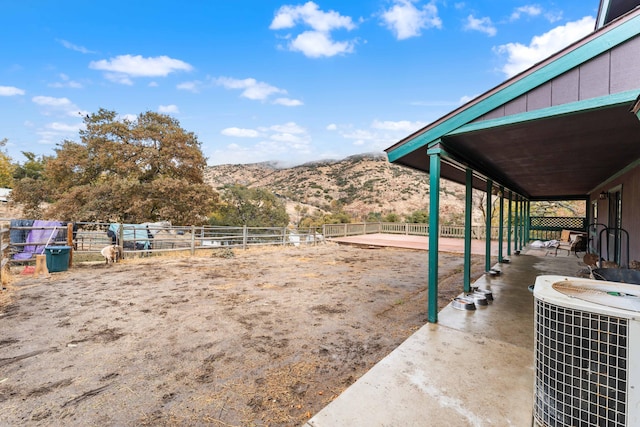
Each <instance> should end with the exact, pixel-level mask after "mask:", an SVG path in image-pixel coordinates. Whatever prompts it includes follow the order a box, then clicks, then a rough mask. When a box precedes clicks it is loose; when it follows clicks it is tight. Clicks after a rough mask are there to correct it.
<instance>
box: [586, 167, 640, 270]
mask: <svg viewBox="0 0 640 427" xmlns="http://www.w3.org/2000/svg"><path fill="white" fill-rule="evenodd" d="M618 186H622V228H623V229H625V230H626V231H627V232H628V233H629V260H630V261H634V260H636V261H640V166H637V167H635V168H634V169H632V170H630V171H629V172H627V173H625V174H624V175H622V176H620V177H618V178H616V179H614V180H612V181H610V182H607V183H606V184H603V185H601V186H600V187H598V188H597V189H596V190H595V191H594V192H593V193H591V195H590V198H591V201H597V203H598V222H599V223H602V224H608V223H609V200H600V199H599V197H598V196H599V195H600V193H601V192H602V191H604V192H608V191H609V190H611V189H614V188H616V187H618ZM625 261H626V259H625Z"/></svg>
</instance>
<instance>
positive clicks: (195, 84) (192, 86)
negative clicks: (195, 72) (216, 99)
mask: <svg viewBox="0 0 640 427" xmlns="http://www.w3.org/2000/svg"><path fill="white" fill-rule="evenodd" d="M201 84H202V82H200V81H198V80H194V81H192V82H182V83H180V84H178V85H177V86H176V88H177V89H179V90H187V91H189V92H193V93H198V92H200V85H201Z"/></svg>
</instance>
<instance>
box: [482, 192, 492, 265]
mask: <svg viewBox="0 0 640 427" xmlns="http://www.w3.org/2000/svg"><path fill="white" fill-rule="evenodd" d="M492 188H493V181H491V180H490V179H488V180H487V209H486V215H485V217H486V218H485V219H486V224H485V225H486V231H485V254H484V259H485V261H484V267H485V268H484V271H489V270H491V190H492Z"/></svg>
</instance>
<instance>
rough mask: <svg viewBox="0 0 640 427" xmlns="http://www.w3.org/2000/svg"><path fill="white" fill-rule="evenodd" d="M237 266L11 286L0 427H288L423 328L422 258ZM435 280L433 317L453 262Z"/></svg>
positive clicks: (301, 254)
mask: <svg viewBox="0 0 640 427" xmlns="http://www.w3.org/2000/svg"><path fill="white" fill-rule="evenodd" d="M234 255H235V256H234V257H232V258H222V257H219V256H207V257H204V256H201V257H162V258H159V257H157V258H147V259H141V260H132V261H125V262H123V263H119V264H116V265H112V266H105V265H103V264H100V265H91V266H79V267H74V268H73V269H71V270H69V271H66V272H61V273H55V274H53V277H52V278H51V279H43V278H40V279H34V278H31V277H29V278H22V280H20V281H19V282H17V283H16V284H15V285H14V291H13V294H12V295H11V300H10V303H9V304H8V305H5V306H4V307H2V308H0V325H1V327H2V334H1V335H0V406H1V407H2V410H1V411H0V425H43V426H45V425H46V426H52V425H65V426H66V425H82V426H88V425H96V426H98V425H100V426H104V425H119V426H134V425H136V426H137V425H153V426H158V425H160V426H162V425H171V426H174V425H214V426H254V425H255V426H267V425H269V426H280V425H282V426H284V425H286V426H297V425H300V424H302V423H303V422H304V421H306V420H307V419H308V418H309V417H311V416H312V415H313V414H314V413H315V412H317V411H319V410H320V409H321V408H322V407H324V406H325V405H326V404H327V403H329V402H330V401H331V400H332V399H334V398H335V397H336V396H337V395H338V394H340V393H341V392H342V391H343V390H344V389H345V388H346V387H348V386H349V385H350V384H351V383H353V382H354V381H355V380H356V379H357V378H358V377H360V376H361V375H362V374H364V373H365V372H366V371H367V370H368V369H369V368H371V367H372V366H373V365H374V364H375V363H376V362H378V361H379V360H380V359H382V358H383V357H384V356H385V355H387V354H388V353H389V352H390V351H391V350H393V349H394V348H395V347H397V346H398V345H399V344H400V343H401V342H402V341H403V340H404V339H406V338H407V337H408V336H409V335H410V334H411V333H412V332H414V331H415V330H416V329H417V328H419V327H420V326H421V325H423V324H424V323H425V322H426V313H427V302H426V292H425V291H426V280H427V254H426V252H420V251H411V250H402V249H363V248H357V247H349V246H337V245H334V244H326V245H322V246H317V247H303V248H278V249H251V250H248V251H236V252H235V253H234ZM440 264H441V266H440V267H439V272H440V276H441V277H442V278H443V280H442V281H441V283H440V290H441V293H442V294H443V297H442V300H441V302H440V305H441V306H443V305H444V304H446V303H447V302H448V298H449V297H452V296H453V295H455V294H458V293H459V292H460V291H461V279H460V276H461V274H460V272H461V270H462V256H461V255H442V256H441V263H440ZM481 264H482V260H480V259H478V260H475V261H474V266H475V268H474V269H475V270H476V274H477V272H478V271H481V270H482V268H481ZM447 290H449V294H447Z"/></svg>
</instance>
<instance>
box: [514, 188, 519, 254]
mask: <svg viewBox="0 0 640 427" xmlns="http://www.w3.org/2000/svg"><path fill="white" fill-rule="evenodd" d="M519 206H520V196H518V195H516V200H515V201H514V213H513V250H514V251H516V252H518V227H520V221H519V219H520V217H519V213H518V207H519Z"/></svg>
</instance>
